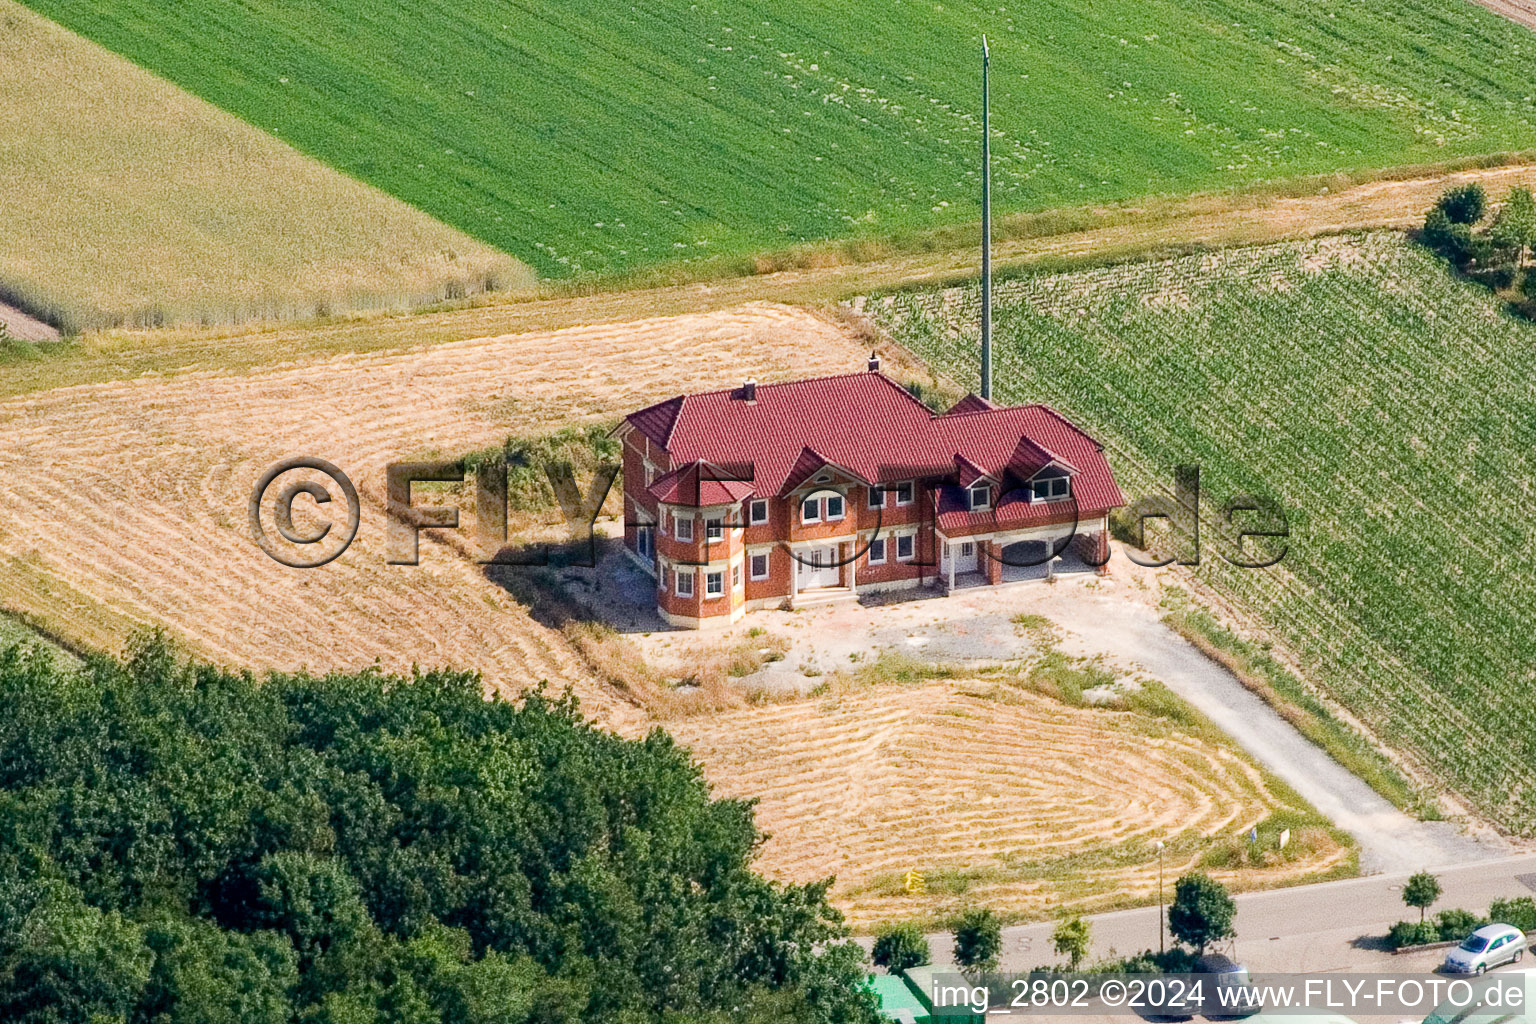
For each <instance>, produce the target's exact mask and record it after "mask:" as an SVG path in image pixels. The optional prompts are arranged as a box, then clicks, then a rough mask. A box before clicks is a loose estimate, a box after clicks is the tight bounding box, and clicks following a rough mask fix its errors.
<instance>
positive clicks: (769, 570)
mask: <svg viewBox="0 0 1536 1024" xmlns="http://www.w3.org/2000/svg"><path fill="white" fill-rule="evenodd" d="M772 554H773V552H771V551H760V552H758V553H757V554H755V555H748V556H747V557H748V558H750V559H752V565H751V567H750V572H749V575H750V576H751V577H752V578H753V579H754V580H765V579H767V578H768V577H769V576H771V575H772V574H773V562H772V560H771V558H770V557H769V556H770V555H772ZM759 558H761V559H762V560H763V571H762V574H761V575H759V574H758V571H757V560H758V559H759Z"/></svg>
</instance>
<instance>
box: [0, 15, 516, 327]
mask: <svg viewBox="0 0 1536 1024" xmlns="http://www.w3.org/2000/svg"><path fill="white" fill-rule="evenodd" d="M0 195H3V196H4V197H5V201H4V202H3V203H0V238H3V239H4V240H5V245H4V247H3V249H0V299H5V300H8V301H10V302H11V303H12V304H13V305H19V306H22V307H24V308H25V309H26V310H27V311H29V312H32V313H35V314H37V315H40V316H42V317H43V318H44V319H47V320H49V321H50V322H52V323H53V324H54V325H55V326H61V327H64V328H65V329H66V330H68V331H75V330H83V329H87V328H92V327H100V326H106V325H114V324H120V323H129V324H142V325H149V326H155V325H158V324H161V323H170V322H177V321H190V322H193V323H222V322H227V321H232V320H242V319H248V318H252V317H292V316H299V317H308V316H314V315H315V314H316V313H317V312H334V313H341V312H345V311H348V310H354V309H380V308H383V309H399V308H406V307H410V306H415V305H421V304H423V303H428V302H435V301H438V300H441V299H443V298H447V297H453V296H458V295H463V294H465V293H467V292H476V291H480V290H483V289H485V288H486V287H487V286H491V287H510V286H513V285H519V284H527V283H529V282H530V281H531V280H532V273H531V272H530V271H529V270H528V268H527V267H525V266H524V265H523V264H521V263H519V262H518V261H517V260H516V259H513V258H512V257H510V256H508V255H506V254H505V253H502V252H499V251H497V250H496V249H494V248H492V247H491V246H488V245H486V244H484V243H483V242H478V241H476V240H474V239H472V238H470V237H469V236H468V235H466V234H464V233H463V232H461V231H456V230H454V229H453V228H450V227H448V226H447V225H445V224H442V223H440V222H439V221H437V220H434V219H433V218H432V217H430V216H428V215H426V214H424V213H422V212H420V211H419V210H416V209H413V208H412V207H410V206H408V205H406V204H405V203H403V202H401V201H400V200H398V199H395V198H392V197H390V196H388V195H385V194H384V193H383V192H381V191H379V190H378V189H376V188H373V187H371V186H368V185H364V184H362V183H361V182H359V181H356V180H354V179H352V178H349V177H347V176H346V175H343V174H341V173H339V172H337V171H334V170H332V169H331V168H329V167H327V166H325V165H323V164H321V163H319V162H318V161H316V160H314V159H312V158H310V157H308V156H305V155H304V154H303V153H300V152H299V151H297V150H295V149H293V148H292V147H290V146H288V145H286V144H284V143H283V142H280V141H279V140H277V139H275V138H273V137H271V136H270V135H267V134H266V133H265V132H263V131H261V130H260V129H258V128H256V127H253V126H252V125H250V124H248V123H246V122H245V121H242V120H240V119H239V118H237V117H234V116H232V115H230V114H227V113H225V112H224V111H222V110H219V109H218V108H216V107H214V106H213V105H211V104H209V103H206V102H204V101H203V100H200V99H198V98H196V97H194V96H192V95H190V94H188V93H186V92H183V91H182V90H181V89H178V88H177V87H176V86H174V85H172V84H171V83H169V82H167V81H165V80H164V79H161V78H158V77H156V76H155V75H153V74H151V73H150V72H148V71H145V70H144V69H143V68H140V67H138V66H136V65H134V64H132V63H130V62H129V61H127V60H124V59H123V58H121V57H118V56H116V55H115V54H112V53H110V52H108V51H107V50H105V49H103V48H102V47H100V46H97V45H96V44H95V43H92V42H88V41H87V40H85V39H82V38H80V37H79V36H77V35H75V34H74V33H72V32H69V31H68V30H66V29H64V28H61V27H60V26H58V25H56V24H54V23H53V22H51V21H48V20H47V19H46V18H43V17H41V16H40V15H37V14H34V13H33V12H32V11H29V10H28V9H27V8H25V7H23V6H21V5H20V4H17V3H13V2H11V0H0Z"/></svg>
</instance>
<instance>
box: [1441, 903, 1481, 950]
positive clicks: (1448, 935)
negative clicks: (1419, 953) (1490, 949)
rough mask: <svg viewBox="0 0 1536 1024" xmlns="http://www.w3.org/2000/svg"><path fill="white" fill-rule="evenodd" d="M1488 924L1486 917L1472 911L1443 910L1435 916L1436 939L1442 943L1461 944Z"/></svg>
mask: <svg viewBox="0 0 1536 1024" xmlns="http://www.w3.org/2000/svg"><path fill="white" fill-rule="evenodd" d="M1487 923H1488V919H1487V918H1486V917H1478V916H1477V915H1476V914H1474V913H1472V911H1470V910H1461V909H1459V908H1452V909H1450V910H1442V911H1440V913H1438V914H1436V915H1435V933H1436V934H1435V937H1436V939H1438V940H1439V941H1440V942H1452V941H1455V942H1460V941H1461V940H1462V939H1464V938H1466V937H1467V936H1468V935H1471V934H1472V933H1473V932H1475V931H1477V930H1478V929H1479V928H1481V927H1482V926H1483V925H1485V924H1487Z"/></svg>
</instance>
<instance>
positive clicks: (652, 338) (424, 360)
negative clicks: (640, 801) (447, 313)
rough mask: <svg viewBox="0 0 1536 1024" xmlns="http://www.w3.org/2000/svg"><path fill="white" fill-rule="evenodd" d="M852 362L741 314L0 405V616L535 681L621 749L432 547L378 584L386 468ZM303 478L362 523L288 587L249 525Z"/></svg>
mask: <svg viewBox="0 0 1536 1024" xmlns="http://www.w3.org/2000/svg"><path fill="white" fill-rule="evenodd" d="M801 345H803V346H805V347H804V348H803V349H801V348H799V347H797V346H801ZM595 352H601V353H602V354H603V357H602V358H601V359H597V358H594V357H593V353H595ZM865 354H866V353H864V352H863V351H862V350H861V349H859V348H858V347H857V346H856V345H855V344H854V343H853V342H851V341H849V340H846V339H845V338H844V337H843V335H842V334H840V333H839V332H838V331H837V330H835V329H833V328H832V327H831V326H830V325H829V324H828V323H827V322H826V321H824V320H822V319H820V318H818V317H815V316H812V315H810V314H807V313H803V312H799V311H794V310H790V309H787V308H785V307H780V306H767V305H760V306H749V307H746V308H741V309H736V310H732V311H729V312H724V313H713V314H704V315H696V316H684V317H670V318H663V317H658V318H654V319H651V320H644V321H636V322H630V323H625V324H617V325H607V326H603V327H587V328H572V329H567V330H564V331H553V332H543V333H535V334H524V335H516V336H510V337H499V338H481V339H475V340H468V341H462V342H455V343H447V344H442V345H437V346H433V347H423V348H418V349H413V350H406V351H395V352H385V353H375V354H372V355H366V356H360V355H342V356H336V357H333V358H328V359H320V360H317V361H312V362H308V363H303V364H294V363H284V364H279V365H277V366H274V367H271V368H268V369H264V370H257V371H251V372H248V373H246V374H244V375H227V374H217V373H210V372H199V373H188V374H183V375H180V376H174V377H170V378H168V379H167V378H142V377H141V378H136V379H132V380H127V381H119V382H116V383H110V384H101V385H94V386H88V387H83V388H68V389H63V390H61V391H54V392H42V393H39V394H35V395H31V396H27V397H22V398H16V399H12V400H10V401H8V402H4V403H0V524H3V525H0V608H8V609H11V610H13V611H16V612H19V613H22V614H24V615H28V616H32V617H33V618H34V619H35V620H36V621H38V622H39V623H40V624H41V625H43V626H45V627H46V628H48V629H49V630H51V631H53V632H56V633H57V634H59V635H60V636H62V637H65V638H67V639H69V640H71V641H72V642H78V643H80V644H81V645H84V646H94V647H98V648H104V649H108V650H117V649H119V648H120V646H121V644H122V642H123V640H124V639H125V638H126V636H127V635H128V634H129V633H130V632H131V631H132V630H133V629H134V628H135V627H136V626H138V625H142V624H150V623H163V624H164V625H165V626H167V627H168V628H169V629H170V631H171V632H172V634H173V636H175V637H176V638H177V639H178V640H180V641H181V642H183V643H184V644H186V645H187V646H188V647H189V648H190V649H191V650H193V651H195V652H196V653H198V654H200V655H203V656H205V657H207V658H210V659H212V660H215V661H218V662H221V663H225V664H231V665H249V666H253V667H268V666H270V667H278V668H296V667H298V666H308V667H310V668H313V669H316V670H326V669H331V668H342V667H347V666H352V667H355V666H358V665H366V664H368V663H370V662H372V661H373V660H374V659H379V661H380V662H381V663H382V664H384V665H385V666H387V667H390V668H393V669H408V668H409V667H410V665H411V664H412V663H414V662H419V663H421V664H424V665H441V664H454V665H459V666H463V667H471V668H476V669H480V670H482V671H483V672H484V673H485V675H486V679H487V683H488V685H490V686H493V687H497V688H502V689H506V688H511V689H515V690H520V689H522V688H523V687H524V686H527V685H531V684H534V683H537V682H538V681H539V680H540V679H547V680H549V681H550V683H551V684H552V685H554V686H555V687H557V688H560V687H564V686H566V685H572V686H575V687H576V690H577V692H578V694H579V695H580V696H581V697H582V698H583V700H584V701H585V702H586V704H587V707H588V709H589V711H590V712H591V713H593V714H595V715H598V716H599V717H601V718H604V719H605V720H607V721H610V722H611V723H612V724H614V725H615V726H617V727H621V728H622V727H625V726H626V723H627V724H628V725H634V724H635V722H636V721H637V720H638V717H637V716H638V712H637V710H636V709H635V708H633V707H632V706H630V705H629V704H627V703H626V702H625V701H624V700H623V699H622V698H621V697H620V696H619V695H618V694H616V693H614V692H613V691H612V690H611V689H610V688H608V687H607V686H606V685H604V684H603V683H601V682H599V681H598V680H596V679H594V678H593V676H592V673H591V672H590V671H589V670H588V669H587V668H586V665H585V663H584V662H583V661H582V660H581V658H580V657H579V656H578V654H577V652H576V651H575V650H574V649H573V648H572V647H571V645H570V644H569V643H568V642H567V641H566V640H565V639H564V638H563V637H562V635H561V634H560V633H559V632H557V631H554V630H551V629H548V628H546V627H545V626H543V625H540V624H539V623H538V622H536V621H534V620H533V619H532V618H531V617H530V616H529V615H528V612H527V610H526V608H525V607H523V606H522V605H520V604H518V602H517V601H515V600H514V599H513V598H512V597H511V596H510V595H509V594H508V593H507V592H506V591H504V590H503V589H502V588H500V587H498V586H496V585H495V584H493V583H492V582H490V581H489V580H487V579H486V577H485V575H484V574H483V573H482V572H481V570H480V568H479V567H478V566H476V565H474V564H473V563H471V562H470V561H469V560H468V559H465V558H462V557H460V556H459V555H457V554H455V553H454V552H453V551H452V550H451V549H448V548H445V547H443V546H440V545H437V544H434V543H433V542H432V541H431V540H430V537H431V534H430V533H428V534H427V535H426V539H424V540H423V545H422V547H423V557H422V564H421V565H419V566H415V567H407V566H392V565H387V564H385V551H384V526H385V517H384V512H383V492H384V481H383V466H384V464H385V463H387V462H389V461H391V460H395V459H409V458H412V457H422V456H424V455H426V454H429V453H435V454H440V455H448V454H458V453H462V452H465V451H470V450H475V449H479V448H484V447H486V446H488V445H490V444H492V443H499V442H500V441H501V440H502V439H503V438H504V437H506V436H507V435H508V434H509V433H520V432H521V433H528V434H537V433H542V432H545V431H548V430H551V429H554V428H555V427H557V426H563V425H565V424H567V423H569V422H573V421H580V420H582V419H584V418H589V417H598V416H611V415H613V413H614V412H615V411H618V410H628V409H634V408H639V407H640V406H643V405H645V404H648V403H650V402H652V401H656V400H658V399H661V398H664V397H666V396H667V395H671V394H675V393H676V391H677V389H678V388H679V387H682V386H684V384H685V383H686V384H687V385H689V386H697V387H699V388H708V387H722V386H726V385H728V384H731V383H734V382H737V381H739V380H740V378H741V376H742V375H744V374H745V375H753V374H755V375H756V376H757V377H758V378H759V379H763V380H770V379H774V378H782V377H785V376H787V375H789V374H790V373H791V372H792V371H793V372H806V373H818V372H820V373H831V372H843V371H846V370H848V369H849V368H850V367H862V365H863V364H862V359H863V357H864V355H865ZM304 454H309V455H317V456H320V457H322V458H326V459H329V460H330V461H332V462H333V463H335V464H336V465H338V466H339V467H341V468H342V469H343V470H344V471H346V472H347V473H348V474H349V475H350V476H351V477H352V479H353V480H354V481H355V482H356V485H357V488H358V490H359V492H360V493H361V495H362V498H363V504H364V508H363V512H362V517H361V528H360V530H359V532H358V537H357V540H356V542H355V543H354V544H353V545H352V547H351V548H350V549H349V550H348V551H347V552H346V554H344V555H342V556H341V557H340V558H339V559H337V560H336V561H335V562H332V563H331V564H330V565H327V566H324V567H323V568H319V569H312V570H307V571H306V570H297V569H289V568H285V567H283V566H281V565H279V564H278V563H276V562H274V561H272V560H271V559H269V558H267V556H266V555H264V554H262V553H261V552H260V551H259V550H258V549H257V548H256V547H255V545H254V544H252V542H251V539H250V533H249V528H248V526H247V521H246V501H247V499H248V497H249V494H250V491H251V488H252V486H253V484H254V483H255V481H256V478H257V477H258V476H259V475H260V473H261V472H262V470H263V469H264V468H266V467H267V466H268V465H270V464H271V463H273V462H275V461H276V460H277V459H279V458H281V457H284V456H288V455H304ZM337 504H338V505H339V504H340V502H337Z"/></svg>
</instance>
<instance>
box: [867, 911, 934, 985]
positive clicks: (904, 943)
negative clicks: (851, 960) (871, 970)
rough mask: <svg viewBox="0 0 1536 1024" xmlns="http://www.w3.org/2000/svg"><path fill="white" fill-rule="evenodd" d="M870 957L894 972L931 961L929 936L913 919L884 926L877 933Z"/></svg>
mask: <svg viewBox="0 0 1536 1024" xmlns="http://www.w3.org/2000/svg"><path fill="white" fill-rule="evenodd" d="M870 958H871V959H872V960H874V962H875V963H877V964H879V965H880V966H882V967H884V968H886V969H888V970H889V971H890V972H891V973H892V974H896V973H897V972H899V971H904V970H906V969H907V968H909V967H921V966H922V965H923V964H926V963H929V962H930V960H931V957H930V956H929V951H928V938H927V936H925V935H924V934H923V930H922V929H921V928H919V927H918V926H917V925H916V924H914V923H913V922H911V921H908V922H905V923H903V924H893V925H891V926H889V927H887V928H882V929H881V930H880V931H879V932H878V933H877V934H876V935H875V947H874V949H873V950H872V951H871V954H870Z"/></svg>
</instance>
